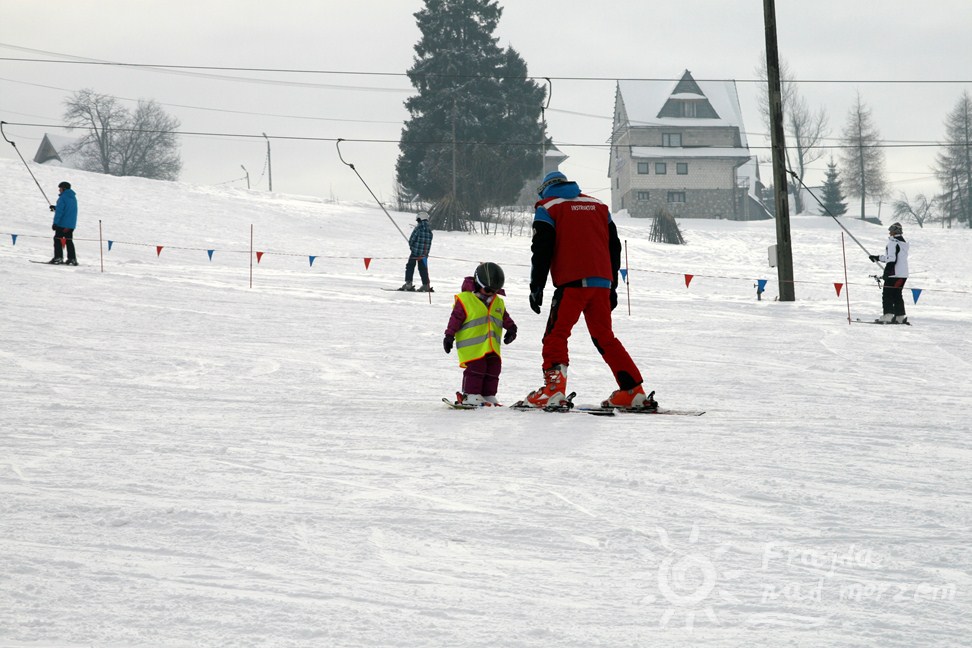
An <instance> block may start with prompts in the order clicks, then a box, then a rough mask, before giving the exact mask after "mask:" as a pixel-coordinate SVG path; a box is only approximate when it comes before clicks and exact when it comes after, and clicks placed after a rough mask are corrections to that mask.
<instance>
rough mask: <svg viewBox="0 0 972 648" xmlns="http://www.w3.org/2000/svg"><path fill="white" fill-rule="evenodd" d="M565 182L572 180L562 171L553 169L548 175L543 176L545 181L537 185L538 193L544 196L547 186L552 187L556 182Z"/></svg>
mask: <svg viewBox="0 0 972 648" xmlns="http://www.w3.org/2000/svg"><path fill="white" fill-rule="evenodd" d="M563 182H570V180H568V179H567V176H565V175H564V174H563V173H561V172H560V171H551V172H550V173H548V174H547V175H545V176H543V182H541V183H540V186H539V187H537V193H538V194H539V195H540V196H541V197H543V192H544V190H545V189H546V188H547V187H552V186H553V185H555V184H561V183H563Z"/></svg>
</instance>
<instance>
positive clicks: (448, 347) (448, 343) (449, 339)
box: [442, 333, 456, 353]
mask: <svg viewBox="0 0 972 648" xmlns="http://www.w3.org/2000/svg"><path fill="white" fill-rule="evenodd" d="M455 341H456V338H455V336H453V335H449V334H448V333H446V335H445V337H443V338H442V348H443V349H444V350H445V352H446V353H450V352H451V351H452V343H453V342H455Z"/></svg>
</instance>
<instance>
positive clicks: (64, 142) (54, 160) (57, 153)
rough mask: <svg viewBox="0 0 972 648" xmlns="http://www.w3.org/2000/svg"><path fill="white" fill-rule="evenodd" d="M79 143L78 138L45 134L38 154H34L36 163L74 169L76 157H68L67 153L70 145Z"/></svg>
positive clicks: (38, 148)
mask: <svg viewBox="0 0 972 648" xmlns="http://www.w3.org/2000/svg"><path fill="white" fill-rule="evenodd" d="M77 141H78V138H76V137H67V136H65V135H52V134H51V133H44V137H43V139H41V143H40V146H38V147H37V153H35V154H34V162H37V163H38V164H48V165H53V166H59V165H63V166H66V167H72V166H73V164H74V162H75V160H74V157H75V156H74V155H73V154H71V155H68V154H66V153H65V151H66V150H67V148H68V147H69V146H70V145H72V144H75V143H77Z"/></svg>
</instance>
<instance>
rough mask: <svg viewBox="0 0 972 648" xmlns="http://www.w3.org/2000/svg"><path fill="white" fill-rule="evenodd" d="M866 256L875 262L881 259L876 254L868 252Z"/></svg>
mask: <svg viewBox="0 0 972 648" xmlns="http://www.w3.org/2000/svg"><path fill="white" fill-rule="evenodd" d="M867 258H868V259H870V260H871V261H874V262H875V263H877V262H878V261H880V260H881V257H879V256H878V255H876V254H869V255H868V256H867Z"/></svg>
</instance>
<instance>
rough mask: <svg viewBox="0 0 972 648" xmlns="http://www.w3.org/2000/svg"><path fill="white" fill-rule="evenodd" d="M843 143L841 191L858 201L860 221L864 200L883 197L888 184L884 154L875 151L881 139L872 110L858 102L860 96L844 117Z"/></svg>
mask: <svg viewBox="0 0 972 648" xmlns="http://www.w3.org/2000/svg"><path fill="white" fill-rule="evenodd" d="M844 140H845V145H846V146H847V148H845V149H844V154H843V156H842V159H841V173H842V175H843V178H844V188H845V189H846V190H847V193H848V194H850V195H851V196H858V197H860V199H861V219H862V220H863V218H864V203H865V202H866V201H867V198H868V197H872V198H878V197H880V196H883V195H885V194H886V193H887V181H886V180H885V177H884V151H882V150H881V149H880V148H879V147H878V145H879V144H880V143H881V135H880V133H879V132H878V129H877V127H876V126H875V125H874V120H873V118H872V117H871V109H870V108H868V107H867V106H866V105H865V104H864V102H863V101H861V95H860V94H858V95H857V102H856V103H855V104H854V106H853V107H851V109H850V113H849V114H848V115H847V124H846V126H845V127H844Z"/></svg>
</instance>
